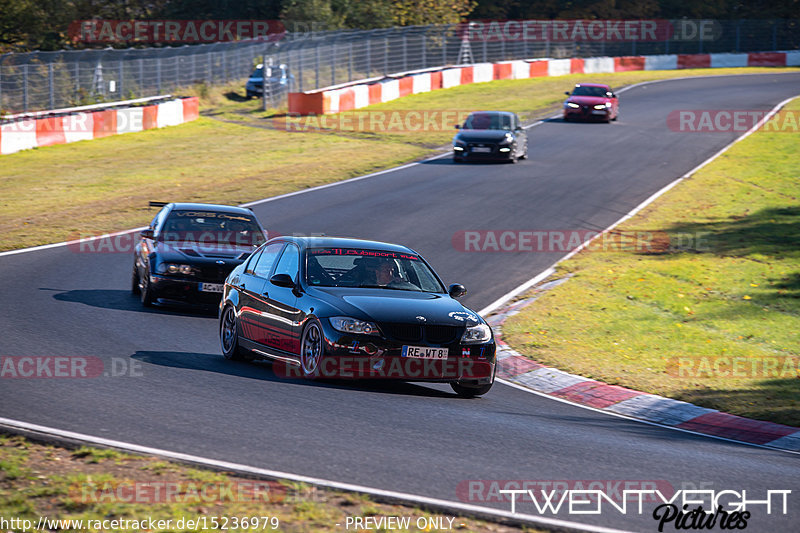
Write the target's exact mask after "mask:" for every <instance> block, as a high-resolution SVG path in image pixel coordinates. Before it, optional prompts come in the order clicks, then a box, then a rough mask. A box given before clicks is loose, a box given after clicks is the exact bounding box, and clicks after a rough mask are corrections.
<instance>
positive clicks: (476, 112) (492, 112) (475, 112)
mask: <svg viewBox="0 0 800 533" xmlns="http://www.w3.org/2000/svg"><path fill="white" fill-rule="evenodd" d="M478 113H486V114H494V115H508V116H514V115H515V114H516V113H514V112H513V111H473V112H472V113H470V115H475V114H478Z"/></svg>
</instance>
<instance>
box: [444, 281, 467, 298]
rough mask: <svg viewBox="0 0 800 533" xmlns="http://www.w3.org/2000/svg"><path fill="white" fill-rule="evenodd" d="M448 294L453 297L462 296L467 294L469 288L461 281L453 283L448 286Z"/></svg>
mask: <svg viewBox="0 0 800 533" xmlns="http://www.w3.org/2000/svg"><path fill="white" fill-rule="evenodd" d="M447 294H449V295H450V297H451V298H461V297H462V296H464V295H465V294H467V289H466V287H464V286H463V285H461V284H460V283H453V284H452V285H450V286H449V287H448V288H447Z"/></svg>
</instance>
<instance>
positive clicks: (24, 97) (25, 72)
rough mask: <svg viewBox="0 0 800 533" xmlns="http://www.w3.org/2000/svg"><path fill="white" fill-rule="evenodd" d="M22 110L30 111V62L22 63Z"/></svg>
mask: <svg viewBox="0 0 800 533" xmlns="http://www.w3.org/2000/svg"><path fill="white" fill-rule="evenodd" d="M22 112H23V113H27V112H28V64H27V63H25V64H24V65H22Z"/></svg>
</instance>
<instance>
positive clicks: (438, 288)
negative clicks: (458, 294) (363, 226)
mask: <svg viewBox="0 0 800 533" xmlns="http://www.w3.org/2000/svg"><path fill="white" fill-rule="evenodd" d="M306 282H307V283H308V284H309V285H313V286H316V287H366V288H374V289H392V290H403V291H415V292H435V293H442V292H444V287H443V286H442V284H441V282H440V281H439V279H438V278H437V277H436V275H435V274H434V273H433V271H432V270H431V269H430V268H429V267H428V265H427V264H425V261H423V260H422V258H420V257H419V256H418V255H413V254H407V253H402V252H392V251H384V250H366V249H356V248H312V249H309V250H308V251H307V252H306Z"/></svg>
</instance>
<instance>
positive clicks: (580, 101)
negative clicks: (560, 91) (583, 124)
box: [564, 83, 619, 122]
mask: <svg viewBox="0 0 800 533" xmlns="http://www.w3.org/2000/svg"><path fill="white" fill-rule="evenodd" d="M564 94H566V95H567V96H569V98H567V101H566V102H564V121H565V122H566V121H569V120H602V121H603V122H611V121H612V120H617V117H618V116H619V100H618V99H617V95H616V94H614V92H613V91H612V90H611V87H609V86H608V85H603V84H602V83H578V84H576V85H575V88H574V89H573V90H572V92H571V93H570V92H569V91H568V92H565V93H564Z"/></svg>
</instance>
